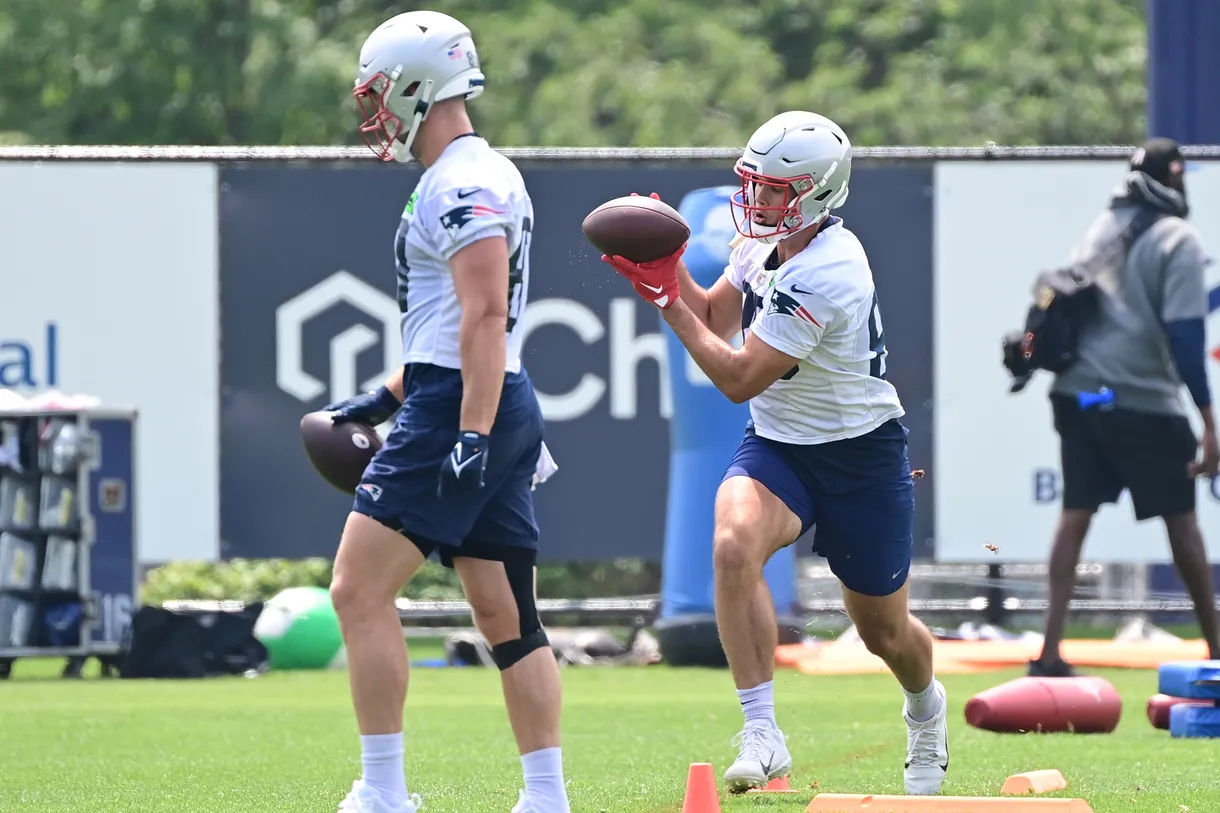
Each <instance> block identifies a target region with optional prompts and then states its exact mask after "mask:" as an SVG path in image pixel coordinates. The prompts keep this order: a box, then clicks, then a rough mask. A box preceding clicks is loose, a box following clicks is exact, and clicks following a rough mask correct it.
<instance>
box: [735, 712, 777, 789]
mask: <svg viewBox="0 0 1220 813" xmlns="http://www.w3.org/2000/svg"><path fill="white" fill-rule="evenodd" d="M733 745H736V746H738V751H737V759H736V760H735V761H734V762H733V764H732V765H730V766H729V769H728V770H727V771H725V772H724V783H725V784H726V785H727V786H728V788H729V792H730V793H745V792H746V791H747V790H749V789H750V788H761V787H763V786H764V785H766V784H767V783H768V782H770V781H771V780H772V779H775V778H776V777H780V776H787V775H788V774H790V773H791V772H792V755H791V754H789V753H788V744H787V743H786V742H785V741H784V732H782V731H780V730H779V729H778V728H772V727H771V726H769V725H747V726H746V727H745V729H743V730H742V731H741V732H739V733H738V734H737V736H735V737H733Z"/></svg>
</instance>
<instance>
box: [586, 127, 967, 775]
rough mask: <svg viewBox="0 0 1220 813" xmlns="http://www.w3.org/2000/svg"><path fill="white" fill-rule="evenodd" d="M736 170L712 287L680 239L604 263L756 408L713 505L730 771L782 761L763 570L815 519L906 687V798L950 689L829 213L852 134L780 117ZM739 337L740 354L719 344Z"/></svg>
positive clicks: (894, 434)
mask: <svg viewBox="0 0 1220 813" xmlns="http://www.w3.org/2000/svg"><path fill="white" fill-rule="evenodd" d="M736 172H737V174H738V176H739V177H740V179H741V191H740V192H737V193H735V194H734V196H733V199H732V204H731V205H732V209H733V213H734V219H735V221H736V222H737V229H738V231H739V233H740V236H739V238H738V239H739V240H740V241H741V242H740V243H739V244H738V245H737V246H736V248H735V249H734V250H733V252H732V254H731V255H730V261H729V265H728V267H727V268H725V270H724V276H723V277H722V278H721V279H720V280H718V281H717V282H716V284H715V285H713V286H712V287H711V289H710V290H703V289H702V288H700V287H699V286H698V285H696V284H695V282H694V281H693V280H692V279H691V276H690V274H689V273H688V272H687V271H686V268H685V266H684V265H682V263H681V261H680V257H681V254H682V249H680V250H679V251H678V252H676V253H675V254H674V255H673V256H671V257H668V258H665V259H662V260H658V261H656V262H653V263H647V264H643V265H637V264H634V263H631V262H630V261H627V260H625V259H623V258H621V257H606V258H603V259H604V260H605V261H606V262H609V263H610V264H611V265H613V266H614V267H615V268H616V270H618V271H619V272H620V273H621V274H623V275H624V276H625V277H627V278H628V279H629V280H630V281H631V282H632V284H633V285H634V287H635V290H636V292H637V293H639V294H640V295H641V296H642V297H644V298H645V299H647V300H648V301H649V302H652V303H653V304H654V305H656V306H657V307H659V308H661V311H662V313H663V315H664V318H665V321H666V322H667V323H668V324H669V326H670V327H671V328H673V330H674V333H676V334H677V336H678V338H679V339H681V341H682V343H683V344H684V345H685V346H686V348H687V350H688V351H689V352H690V355H691V358H693V359H694V360H695V362H696V363H697V364H698V365H699V367H700V368H701V369H702V370H703V372H704V373H706V374H707V376H708V378H710V379H711V381H712V383H713V384H715V385H716V387H717V388H718V389H719V390H720V391H721V392H722V393H724V394H725V395H726V396H728V397H729V398H730V399H731V400H733V401H734V402H736V403H741V402H745V401H749V403H750V416H751V420H750V422H749V424H748V426H747V428H746V433H745V437H744V439H743V440H742V442H741V445H740V446H739V447H738V449H737V452H736V454H735V456H734V458H733V460H732V462H731V463H730V464H729V466H728V469H727V471H726V473H725V476H724V480H723V481H722V483H721V485H720V488H719V491H718V492H717V494H716V508H715V542H714V554H713V558H714V566H715V567H714V570H715V588H716V592H715V601H716V621H717V625H718V626H719V630H720V639H721V641H722V643H723V645H724V650H725V653H726V654H727V655H728V660H729V666H730V668H731V671H732V673H733V679H734V681H735V682H736V684H737V695H738V698H739V699H740V702H741V706H742V709H743V712H744V715H745V728H744V730H743V731H741V733H740V734H738V735H737V737H736V738H735V741H734V742H735V744H737V745H739V747H740V750H739V752H738V755H737V759H736V761H734V762H733V764H732V765H731V766H730V767H729V768H728V770H727V771H726V772H725V776H724V778H725V782H726V783H727V785H728V786H729V788H730V790H733V791H743V790H746V789H748V788H751V787H759V786H763V785H765V784H766V783H767V782H768V781H769V780H771V779H774V778H776V777H780V776H786V775H787V774H788V773H789V772H790V771H791V769H792V758H791V756H790V755H789V753H788V747H787V745H786V743H785V738H784V735H783V733H782V732H781V731H780V729H779V726H778V725H777V724H776V720H775V702H774V693H773V689H772V671H773V669H772V665H773V663H774V657H775V647H776V636H777V629H776V619H775V612H774V609H773V604H772V600H771V595H770V592H769V591H768V589H767V584H766V582H765V581H764V579H763V572H762V571H763V565H765V564H766V562H767V560H768V559H770V557H771V556H772V555H773V554H774V553H775V552H776V551H778V550H780V549H781V548H783V547H786V546H787V545H790V544H792V543H793V542H794V541H795V540H796V539H797V538H798V537H799V536H801V535H802V534H803V533H804V532H805V531H807V530H809V529H810V528H811V527H814V526H816V531H815V536H814V550H815V551H816V552H817V553H819V554H821V555H822V556H824V557H826V559H827V561H828V563H829V565H830V568H831V570H832V571H833V572H834V573H835V575H836V576H837V577H838V578H839V580H840V582H841V583H842V589H843V599H844V602H845V604H846V605H847V612H848V615H849V616H851V619H852V621H853V622H854V623H855V625H856V628H857V630H859V633H860V637H861V638H862V639H863V640H864V643H865V644H866V645H867V646H868V648H869V650H870V651H872V652H873V653H874V654H876V655H878V656H880V657H881V658H882V659H884V660H885V662H886V663H887V664H888V665H889V667H890V669H891V670H892V671H893V673H894V676H895V677H896V678H897V679H898V682H899V683H900V684H901V686H902V688H903V689H904V690H905V692H906V703H905V706H904V709H903V719H904V720H905V721H906V726H907V755H906V764H905V768H904V779H905V784H906V790H907V793H908V794H934V793H937V792H939V790H940V787H941V784H942V783H943V782H944V778H945V773H946V771H947V769H948V762H949V752H948V743H947V732H946V714H945V692H944V688H943V687H942V686H941V684H940V682H939V681H938V680H936V679H935V676H934V674H933V671H932V637H931V634H930V633H929V632H928V629H927V628H926V627H925V626H924V625H923V624H922V623H920V622H919V621H918V620H917V619H916V618H914V617H913V616H912V615H911V614H910V613H909V612H908V609H907V592H908V590H907V575H908V571H909V569H910V564H911V546H912V520H913V516H914V509H915V495H914V483H913V481H912V479H911V467H910V463H909V461H908V458H907V440H906V435H907V432H906V429H905V427H903V426H902V424H901V423H899V420H898V419H899V418H900V417H901V416H902V415H903V408H902V404H901V402H900V401H899V399H898V394H897V392H895V390H894V387H893V386H892V385H891V384H890V383H889V382H888V381H886V379H885V363H886V348H885V338H884V334H883V332H882V328H881V314H880V310H879V308H878V305H877V294H876V290H875V288H874V287H873V276H872V271H871V269H870V268H869V263H868V257H867V256H865V252H864V248H863V247H862V246H861V244H860V241H859V240H858V239H857V238H856V236H855V235H854V234H852V233H851V232H850V231H848V230H847V227H846V226H844V225H843V221H842V220H841V219H840V218H838V217H835V216H832V215H831V210H833V209H835V208H837V207H839V206H841V205H842V204H843V202H844V201H845V200H846V199H847V192H848V181H849V179H850V177H851V143H850V142H849V141H848V139H847V136H846V135H845V134H844V132H843V130H842V129H840V128H839V127H838V125H836V124H835V123H834V122H832V121H831V120H829V119H827V118H825V117H824V116H819V115H816V114H814V113H807V112H803V111H791V112H788V113H783V114H780V115H778V116H776V117H775V118H773V119H771V120H770V121H768V122H767V123H766V124H764V125H763V126H762V127H760V128H758V130H757V131H755V133H754V134H753V136H751V138H750V141H749V144H748V145H747V146H746V148H745V151H744V153H743V154H742V156H741V158H740V159H739V160H738V162H737V165H736ZM684 248H685V247H683V249H684ZM739 320H740V321H739ZM739 330H740V331H741V332H742V333H744V334H745V335H744V342H743V343H742V345H741V348H740V349H734V347H733V346H732V345H730V344H729V343H728V341H726V340H727V339H729V338H730V337H731V336H733V334H735V333H737V332H738V331H739Z"/></svg>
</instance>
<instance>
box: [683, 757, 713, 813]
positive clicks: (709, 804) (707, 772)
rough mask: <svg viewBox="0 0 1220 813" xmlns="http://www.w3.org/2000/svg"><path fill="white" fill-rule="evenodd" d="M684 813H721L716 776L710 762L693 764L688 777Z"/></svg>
mask: <svg viewBox="0 0 1220 813" xmlns="http://www.w3.org/2000/svg"><path fill="white" fill-rule="evenodd" d="M682 813H720V796H719V795H718V794H717V792H716V774H715V772H714V771H713V770H712V764H711V763H710V762H692V763H691V765H690V772H689V773H688V774H687V775H686V797H685V798H684V799H683V800H682Z"/></svg>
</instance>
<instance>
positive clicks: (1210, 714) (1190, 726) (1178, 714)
mask: <svg viewBox="0 0 1220 813" xmlns="http://www.w3.org/2000/svg"><path fill="white" fill-rule="evenodd" d="M1169 734H1170V736H1173V737H1197V738H1201V739H1207V738H1212V737H1220V708H1217V707H1215V706H1187V705H1181V706H1174V707H1173V708H1172V709H1170V710H1169Z"/></svg>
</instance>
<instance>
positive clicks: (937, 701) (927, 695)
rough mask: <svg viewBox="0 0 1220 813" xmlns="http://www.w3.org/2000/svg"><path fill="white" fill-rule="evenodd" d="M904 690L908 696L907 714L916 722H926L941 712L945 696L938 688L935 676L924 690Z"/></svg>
mask: <svg viewBox="0 0 1220 813" xmlns="http://www.w3.org/2000/svg"><path fill="white" fill-rule="evenodd" d="M902 691H903V693H905V694H906V696H907V714H908V715H909V716H910V718H911V719H912V720H914V721H915V722H917V723H926V722H927V721H928V720H931V719H932V718H933V717H935V716H936V715H938V714H940V708H941V706H942V705H944V702H945V696H944V695H942V694H941V693H940V692H939V691H938V690H937V688H936V679H935V678H933V679H932V682H931V683H929V684H928V688H926V689H924V690H923V691H922V692H908V691H907V690H906V689H903V690H902Z"/></svg>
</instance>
